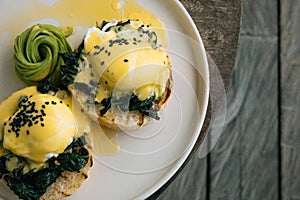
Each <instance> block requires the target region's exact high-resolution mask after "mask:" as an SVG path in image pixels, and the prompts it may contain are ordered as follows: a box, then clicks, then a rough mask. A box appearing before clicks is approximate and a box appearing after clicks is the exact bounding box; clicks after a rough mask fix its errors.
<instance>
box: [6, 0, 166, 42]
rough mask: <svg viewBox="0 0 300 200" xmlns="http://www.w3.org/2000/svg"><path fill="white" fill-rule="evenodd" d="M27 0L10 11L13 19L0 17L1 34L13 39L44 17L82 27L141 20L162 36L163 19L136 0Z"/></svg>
mask: <svg viewBox="0 0 300 200" xmlns="http://www.w3.org/2000/svg"><path fill="white" fill-rule="evenodd" d="M26 2H28V3H27V4H26V6H23V7H22V9H19V10H18V12H17V13H13V19H9V20H6V21H5V20H2V21H3V24H1V27H0V36H1V33H4V32H7V31H8V30H9V32H10V33H12V34H11V36H12V38H11V39H12V41H13V40H14V37H15V36H16V35H17V34H19V33H20V32H22V31H23V30H24V29H25V28H27V27H29V24H31V25H32V22H38V21H39V20H43V19H47V18H49V19H52V20H55V21H57V22H59V25H60V26H73V27H78V26H79V27H85V28H88V27H91V26H95V25H96V22H98V23H99V24H101V23H102V21H103V20H111V19H116V20H126V19H141V20H142V21H143V22H144V23H145V24H149V25H151V26H152V27H153V28H155V29H159V30H158V31H157V32H159V34H160V35H161V38H165V37H164V31H163V30H164V25H163V24H162V22H161V21H160V20H159V19H158V18H157V16H155V15H154V14H152V13H151V12H149V11H148V10H147V9H145V8H143V7H142V6H141V5H139V4H138V3H137V2H136V0H84V1H83V0H58V1H57V2H56V3H54V4H53V5H49V4H46V3H45V2H43V1H42V0H40V1H33V0H27V1H26ZM122 2H124V3H122ZM82 37H83V36H82ZM165 42H166V40H165ZM77 44H79V43H77Z"/></svg>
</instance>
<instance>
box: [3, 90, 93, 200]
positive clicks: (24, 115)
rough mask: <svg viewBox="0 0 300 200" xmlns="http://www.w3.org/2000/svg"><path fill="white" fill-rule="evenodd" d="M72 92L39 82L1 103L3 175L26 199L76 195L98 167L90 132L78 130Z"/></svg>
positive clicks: (20, 195) (17, 192)
mask: <svg viewBox="0 0 300 200" xmlns="http://www.w3.org/2000/svg"><path fill="white" fill-rule="evenodd" d="M71 103H72V99H71V96H70V95H69V93H68V92H67V91H61V90H60V91H48V93H44V94H43V93H40V92H39V91H38V89H37V87H36V86H31V87H26V88H24V89H22V90H19V91H17V92H15V93H13V94H12V95H11V96H10V97H8V98H7V99H6V100H4V101H3V102H2V103H1V104H0V113H1V115H0V178H1V179H2V180H4V182H6V184H7V185H8V187H9V188H10V189H11V190H12V191H13V192H14V193H15V194H16V195H18V196H19V198H21V199H58V198H62V197H66V196H70V195H71V194H72V193H74V192H75V191H76V190H77V189H78V188H79V187H80V185H81V183H82V182H83V181H84V180H85V179H86V178H87V176H88V170H89V168H90V167H91V165H92V155H91V153H90V150H91V147H90V146H89V144H88V143H87V141H88V134H89V133H88V132H85V131H83V130H81V129H78V126H77V123H76V120H75V117H74V115H73V112H72V109H71V106H72V105H71Z"/></svg>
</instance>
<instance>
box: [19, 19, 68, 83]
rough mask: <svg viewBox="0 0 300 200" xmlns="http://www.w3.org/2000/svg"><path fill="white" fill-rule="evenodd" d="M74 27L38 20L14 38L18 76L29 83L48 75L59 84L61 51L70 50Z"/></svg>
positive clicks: (51, 80) (47, 77)
mask: <svg viewBox="0 0 300 200" xmlns="http://www.w3.org/2000/svg"><path fill="white" fill-rule="evenodd" d="M72 32H73V28H71V27H64V28H60V27H56V26H53V25H50V24H36V25H34V26H32V27H30V28H28V29H26V30H25V31H24V32H22V33H21V34H20V35H18V36H17V37H16V38H15V44H14V60H15V71H16V74H17V75H18V77H19V78H20V79H21V80H22V81H23V82H24V83H26V84H27V85H36V84H37V82H39V81H41V80H43V79H47V80H49V81H50V82H51V83H52V84H54V85H59V81H60V66H61V65H62V62H63V60H62V58H61V55H60V54H61V53H66V52H71V51H72V49H71V47H70V45H69V43H68V42H67V40H66V37H68V36H69V35H71V34H72Z"/></svg>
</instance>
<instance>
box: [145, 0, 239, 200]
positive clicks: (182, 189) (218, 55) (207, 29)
mask: <svg viewBox="0 0 300 200" xmlns="http://www.w3.org/2000/svg"><path fill="white" fill-rule="evenodd" d="M180 2H181V3H182V4H183V5H184V7H185V8H186V9H187V11H188V12H189V13H190V15H191V17H192V18H193V20H194V22H195V24H196V26H197V27H198V30H199V32H200V34H201V37H202V40H203V43H204V46H205V49H206V51H207V53H208V54H209V55H210V57H211V58H212V59H213V60H214V62H215V63H216V64H217V67H218V69H219V72H220V74H221V76H222V77H223V79H224V85H225V87H227V86H228V83H229V82H230V79H231V75H232V70H233V66H234V63H235V57H236V52H237V46H238V39H239V31H240V15H241V1H240V0H230V1H228V0H226V1H223V0H211V1H207V0H180ZM210 77H211V81H210V84H211V88H210V89H211V97H212V98H213V99H218V100H219V101H218V102H215V104H217V105H214V106H215V107H218V106H220V105H221V103H222V102H223V98H224V97H223V96H220V92H219V90H220V88H218V87H215V85H216V84H215V83H216V82H217V81H218V80H216V77H215V73H213V72H212V73H211V74H210ZM216 111H217V109H216V110H214V112H216ZM211 116H214V113H211V112H208V114H207V116H206V120H205V122H204V125H203V129H202V132H201V136H203V135H205V134H206V131H207V130H208V127H209V123H210V119H211ZM201 141H202V137H200V138H199V140H198V141H197V144H196V146H195V148H194V149H193V151H192V154H191V156H190V157H189V158H188V159H187V162H188V161H189V162H190V163H189V164H188V165H187V166H185V165H186V164H187V162H185V164H184V165H183V166H185V167H184V168H183V167H182V168H181V169H180V170H179V171H178V172H177V173H176V175H175V176H174V177H173V178H172V179H171V181H169V182H168V183H167V184H166V185H165V186H164V187H162V189H161V190H160V191H158V192H157V193H156V194H154V195H152V196H151V197H150V199H156V198H157V197H158V196H159V194H161V192H162V191H164V190H165V189H166V188H167V187H168V186H169V187H168V189H167V190H166V191H165V192H164V193H162V194H161V195H160V197H159V199H186V197H189V198H191V199H206V198H207V192H206V191H207V187H206V180H207V171H206V168H207V167H206V165H207V160H206V159H200V158H198V157H197V155H194V154H195V153H196V152H197V147H199V145H200V144H201ZM192 155H194V156H192ZM178 174H180V175H179V176H178ZM177 176H178V177H177ZM175 177H176V179H175Z"/></svg>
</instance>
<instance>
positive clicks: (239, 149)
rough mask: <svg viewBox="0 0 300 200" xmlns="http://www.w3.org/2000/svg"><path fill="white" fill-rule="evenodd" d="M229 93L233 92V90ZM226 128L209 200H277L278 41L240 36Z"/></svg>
mask: <svg viewBox="0 0 300 200" xmlns="http://www.w3.org/2000/svg"><path fill="white" fill-rule="evenodd" d="M231 89H232V90H231ZM231 89H230V90H229V94H228V97H229V98H228V107H227V119H226V121H227V123H226V124H225V129H224V132H223V133H222V136H221V138H220V139H219V142H218V144H217V145H216V147H215V148H214V149H213V151H212V152H211V159H210V160H211V163H210V167H211V168H210V169H211V171H210V180H211V181H210V183H211V184H210V191H211V193H210V197H211V199H277V197H278V196H277V194H278V181H279V177H278V173H277V172H278V160H277V156H278V146H277V144H278V141H277V138H278V131H277V130H278V129H277V124H278V120H277V115H278V113H277V95H278V94H277V38H276V37H273V36H272V37H263V38H261V37H258V38H257V37H253V36H241V40H240V54H239V58H238V62H237V69H236V71H235V73H234V75H233V81H232V85H231Z"/></svg>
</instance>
